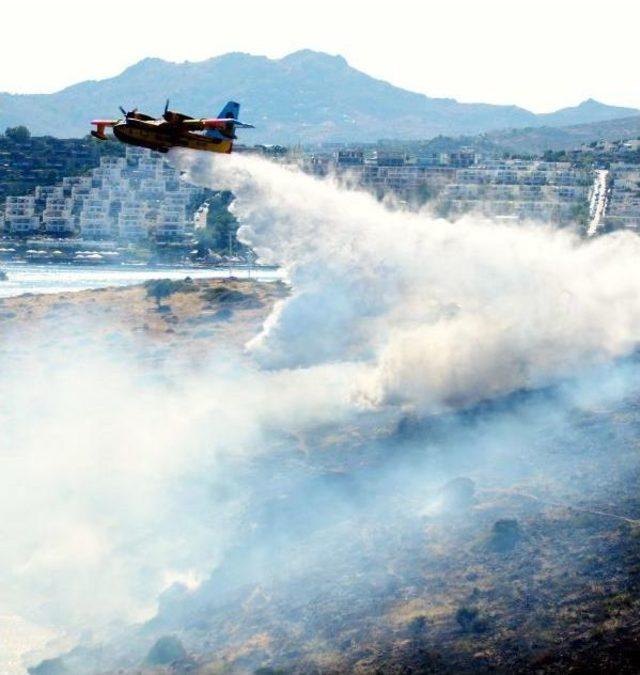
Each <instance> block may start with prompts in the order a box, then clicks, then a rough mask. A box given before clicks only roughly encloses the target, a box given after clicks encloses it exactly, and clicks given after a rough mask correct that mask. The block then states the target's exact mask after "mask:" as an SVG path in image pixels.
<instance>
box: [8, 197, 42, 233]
mask: <svg viewBox="0 0 640 675" xmlns="http://www.w3.org/2000/svg"><path fill="white" fill-rule="evenodd" d="M35 209H36V203H35V197H34V196H33V195H25V196H17V197H16V196H10V197H7V200H6V202H5V207H4V215H5V225H4V226H5V230H6V232H7V233H8V234H17V235H25V234H33V233H35V232H38V231H39V229H40V218H39V217H38V216H37V215H36V212H35Z"/></svg>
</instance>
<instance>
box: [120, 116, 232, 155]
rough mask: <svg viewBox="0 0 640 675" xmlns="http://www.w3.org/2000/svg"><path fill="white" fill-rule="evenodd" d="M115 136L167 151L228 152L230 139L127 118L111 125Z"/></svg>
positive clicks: (131, 142) (230, 144)
mask: <svg viewBox="0 0 640 675" xmlns="http://www.w3.org/2000/svg"><path fill="white" fill-rule="evenodd" d="M113 133H114V135H115V137H116V138H117V139H118V140H119V141H122V142H123V143H129V145H138V146H140V147H143V148H150V149H151V150H157V151H158V152H168V151H169V148H172V147H176V146H177V147H181V148H191V149H192V150H206V151H208V152H222V153H230V152H231V148H232V146H233V141H232V140H222V139H218V138H211V137H209V136H204V135H203V134H199V133H193V132H191V131H176V130H175V129H171V128H170V129H169V130H166V131H165V130H163V129H162V128H154V126H153V123H149V122H144V121H138V120H132V119H128V120H126V121H122V122H118V123H117V124H115V125H114V127H113Z"/></svg>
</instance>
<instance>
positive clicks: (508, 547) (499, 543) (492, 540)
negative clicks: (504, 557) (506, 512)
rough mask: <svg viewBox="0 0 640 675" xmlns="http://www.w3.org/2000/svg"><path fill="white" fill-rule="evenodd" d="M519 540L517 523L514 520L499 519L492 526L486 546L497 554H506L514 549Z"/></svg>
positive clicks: (519, 533) (520, 533)
mask: <svg viewBox="0 0 640 675" xmlns="http://www.w3.org/2000/svg"><path fill="white" fill-rule="evenodd" d="M521 538H522V532H521V530H520V525H519V524H518V521H517V520H516V519H515V518H501V519H500V520H496V522H495V523H494V524H493V528H492V530H491V534H490V536H489V539H488V541H487V546H488V548H489V549H490V550H492V551H495V552H497V553H507V552H509V551H512V550H513V549H514V548H515V545H516V544H517V543H518V541H520V539H521Z"/></svg>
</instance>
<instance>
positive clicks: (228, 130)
mask: <svg viewBox="0 0 640 675" xmlns="http://www.w3.org/2000/svg"><path fill="white" fill-rule="evenodd" d="M120 110H121V111H122V114H123V115H124V118H123V119H119V120H93V121H92V122H91V124H95V126H96V129H95V130H92V131H91V135H92V136H94V137H95V138H98V139H100V140H101V141H106V140H108V139H107V135H106V134H105V132H104V130H105V129H106V128H107V127H112V128H113V133H114V134H115V137H116V138H117V139H118V140H119V141H122V142H123V143H129V144H130V145H139V146H142V147H143V148H151V149H152V150H157V151H158V152H169V148H173V147H176V146H178V147H182V148H191V149H193V150H207V151H209V152H225V153H229V152H231V149H232V148H233V141H234V140H235V138H236V135H235V130H236V127H241V128H243V129H253V128H254V127H253V125H252V124H244V123H243V122H239V121H238V113H239V112H240V104H239V103H236V102H235V101H229V102H228V103H227V105H225V107H224V108H223V109H222V110H221V111H220V115H219V116H218V117H214V118H213V119H194V118H193V117H189V116H188V115H183V114H182V113H179V112H173V111H172V110H169V101H168V100H167V103H166V105H165V107H164V114H163V115H162V117H160V118H158V119H156V118H154V117H151V116H150V115H145V114H144V113H140V112H138V110H137V109H135V110H131V111H130V112H126V111H125V110H124V108H122V107H121V108H120ZM198 132H202V133H198Z"/></svg>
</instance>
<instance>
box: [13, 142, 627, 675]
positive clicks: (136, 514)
mask: <svg viewBox="0 0 640 675" xmlns="http://www.w3.org/2000/svg"><path fill="white" fill-rule="evenodd" d="M173 159H174V161H175V162H176V163H177V164H179V165H180V166H181V167H182V168H183V169H184V170H185V171H187V172H188V177H189V179H190V180H194V181H198V182H201V183H203V184H206V185H208V186H209V187H212V188H217V189H220V188H226V189H231V190H233V192H234V193H235V195H236V201H235V202H234V209H235V213H236V215H237V216H238V218H239V219H240V221H241V223H242V227H241V230H240V237H241V238H242V239H243V240H244V241H246V242H247V243H248V244H250V245H251V246H252V247H253V248H254V249H255V250H256V251H257V253H258V254H259V256H260V258H261V259H262V260H263V261H266V262H277V263H281V264H282V265H283V266H284V270H285V272H286V274H287V276H288V279H289V281H290V282H291V285H292V288H291V294H290V296H289V297H288V298H287V299H286V300H284V301H282V302H281V303H280V304H279V305H278V306H277V307H276V309H275V310H274V311H273V312H272V314H271V316H270V317H269V318H268V319H267V321H266V323H265V325H264V328H263V331H262V333H261V334H260V335H258V336H257V337H256V338H255V339H254V340H252V341H251V342H250V343H249V345H247V352H248V353H246V354H240V353H237V354H230V353H226V352H225V353H220V352H219V351H217V350H216V348H215V347H214V348H213V349H212V353H211V358H210V361H209V362H208V363H205V364H199V368H198V370H197V371H196V370H194V369H193V368H192V367H190V366H187V365H184V364H176V363H172V364H166V363H159V362H157V361H154V360H149V359H148V358H147V357H146V355H145V354H146V352H145V350H144V345H137V346H135V345H134V346H133V347H131V348H127V349H119V348H118V347H117V346H114V344H112V343H111V342H110V341H109V340H105V339H103V338H101V337H100V336H99V335H98V334H97V332H96V334H95V335H94V332H93V331H94V328H95V326H94V325H93V324H91V325H86V324H84V323H83V322H82V321H80V320H77V321H75V322H72V321H68V322H64V325H61V327H60V335H53V334H46V335H42V336H41V337H40V338H39V339H26V338H24V337H23V336H20V335H16V336H7V343H6V345H5V349H4V352H3V353H2V354H1V355H0V372H1V375H0V382H1V383H2V390H3V397H2V401H1V402H0V424H1V426H2V434H1V435H0V461H1V462H2V473H1V474H0V538H1V539H2V541H3V542H5V545H4V546H2V547H0V607H2V608H3V612H5V613H6V614H7V615H9V616H16V615H17V616H19V617H20V621H28V622H33V623H35V624H38V625H40V626H43V627H45V628H46V629H47V630H51V629H53V630H54V631H55V633H56V634H57V635H58V636H60V635H63V634H64V633H65V632H68V633H69V635H71V636H72V637H73V638H74V639H77V637H78V635H79V634H80V632H81V631H83V630H85V629H90V631H91V633H92V634H91V635H88V636H86V635H85V637H84V639H85V641H87V642H91V641H92V640H94V641H100V639H101V638H102V636H104V635H105V634H107V633H110V632H111V631H112V630H113V629H114V626H117V625H121V622H131V621H137V620H141V619H144V618H146V617H149V616H152V615H153V614H154V613H155V612H156V610H157V607H158V598H159V596H161V595H162V594H163V592H164V595H162V598H163V601H162V602H163V603H164V605H163V607H164V609H162V608H161V609H162V615H163V617H164V619H166V620H167V621H169V618H171V617H172V616H173V620H174V622H175V623H176V625H177V624H178V619H177V618H175V617H177V616H179V612H178V609H177V608H178V606H180V607H181V610H180V611H182V610H184V606H183V605H186V606H189V607H191V606H192V605H197V603H198V602H202V603H203V606H208V605H207V603H209V602H210V601H211V597H212V596H213V595H215V593H217V592H218V589H217V587H216V583H215V573H214V576H213V577H212V578H211V579H210V580H209V581H208V582H205V581H204V580H205V579H208V578H209V575H210V573H211V571H212V570H214V569H215V570H218V571H220V574H221V576H223V577H224V583H225V585H226V586H231V585H232V584H231V583H230V580H232V579H234V580H236V581H237V583H241V582H245V581H247V580H248V579H250V578H252V575H255V574H257V573H258V572H259V573H260V574H263V575H266V574H267V573H271V572H272V570H274V569H275V570H278V569H279V570H282V569H284V568H285V566H284V564H283V560H287V561H288V563H289V564H290V565H292V566H294V567H295V566H296V565H297V569H300V570H304V573H305V574H312V573H313V572H314V570H315V567H314V564H313V560H312V558H313V557H314V556H316V557H317V560H319V561H320V560H321V561H322V567H323V569H322V572H323V574H325V575H329V574H330V572H331V565H330V561H331V556H332V555H333V554H334V553H335V552H336V551H337V549H338V546H339V544H340V542H344V541H347V542H348V541H356V540H357V539H356V536H357V535H358V532H359V530H358V529H357V528H358V527H359V526H354V525H352V523H358V520H359V519H360V520H361V519H362V517H364V516H366V517H370V518H372V519H374V516H375V519H376V525H377V521H378V520H380V521H383V520H384V519H385V518H387V519H391V518H392V516H391V515H390V513H391V511H392V510H393V509H395V510H396V512H402V513H403V514H404V515H406V514H407V513H411V514H412V515H415V513H417V512H420V510H421V509H425V508H427V507H428V506H429V503H428V500H426V501H425V499H426V496H428V494H429V491H430V490H432V491H436V490H437V487H438V485H439V484H440V483H441V482H442V481H444V480H447V479H448V478H450V477H451V476H452V475H456V474H457V473H459V472H460V471H461V470H464V471H468V470H470V469H469V467H470V465H471V463H472V462H471V457H472V453H473V455H474V456H476V457H479V458H480V460H479V461H478V462H477V466H479V467H484V468H480V469H478V476H482V475H483V474H482V471H485V472H488V471H489V470H490V469H489V468H488V467H495V466H500V460H501V459H502V458H504V457H505V453H507V452H509V453H512V455H511V457H510V461H509V462H505V463H504V464H505V465H507V464H509V466H510V467H513V464H514V460H513V455H516V456H518V457H519V458H520V461H521V462H522V463H523V466H522V467H521V468H520V470H521V473H522V475H525V474H526V471H527V470H528V469H527V466H525V464H526V462H534V461H535V458H532V457H531V453H530V452H529V448H530V447H531V445H532V443H533V441H534V439H537V438H538V437H540V436H544V434H545V432H546V430H547V429H548V428H549V425H555V427H554V428H555V429H556V432H557V433H560V432H559V431H558V429H564V428H566V427H569V426H570V422H568V421H567V420H568V419H569V417H570V415H568V413H567V410H568V409H570V408H571V407H575V406H577V407H580V406H584V407H589V406H592V405H596V404H597V405H601V404H602V402H603V401H606V402H607V403H609V402H610V401H617V400H619V399H620V398H621V397H623V396H625V395H627V394H628V392H629V389H630V386H631V383H632V382H633V380H634V378H636V374H637V373H636V369H635V367H634V366H633V365H629V364H626V365H625V366H624V367H618V366H617V365H615V366H613V365H609V362H611V361H612V360H615V359H616V358H617V357H622V356H624V355H626V354H628V353H630V352H631V351H632V350H633V349H634V348H635V346H636V343H637V339H638V336H640V300H639V298H640V294H639V291H640V277H639V275H638V274H637V263H638V261H640V239H639V238H638V237H636V236H635V235H632V234H629V233H624V234H622V233H620V234H615V235H609V236H606V237H600V238H598V239H596V240H594V241H590V242H587V243H585V242H583V241H581V240H580V239H579V238H578V237H577V236H576V235H574V234H573V233H571V232H569V231H558V230H555V229H554V228H552V227H551V226H545V225H539V224H526V225H519V226H511V225H497V224H495V223H491V222H488V221H482V220H477V219H471V218H469V219H463V220H461V221H458V222H457V223H454V224H451V223H447V222H445V221H441V220H437V219H434V218H433V217H431V216H430V215H429V214H427V213H420V214H415V213H408V212H403V211H391V210H389V209H387V208H386V207H385V206H384V205H382V204H380V203H378V202H377V201H375V200H374V199H373V198H371V197H369V196H368V195H365V194H362V193H359V192H354V191H349V190H345V189H342V188H340V187H339V186H337V185H336V184H334V183H333V182H331V181H324V182H323V181H318V180H315V179H313V178H311V177H309V176H305V175H303V174H301V173H299V172H298V171H296V170H292V169H288V168H284V167H281V166H277V165H274V164H272V163H269V162H266V161H263V160H260V159H256V158H248V157H243V156H231V157H228V156H225V157H222V158H213V159H210V158H208V157H201V156H194V155H192V154H189V153H184V154H179V153H176V154H175V155H174V157H173ZM108 321H109V318H108V317H107V316H105V317H104V322H103V325H102V326H101V328H100V330H101V331H104V325H108ZM34 334H37V330H34ZM102 334H103V333H101V335H102ZM78 336H80V337H78ZM70 339H71V342H72V343H73V349H72V350H70V349H69V348H68V344H69V340H70ZM58 345H67V346H63V347H60V346H58ZM70 354H72V357H70ZM636 379H637V378H636ZM560 380H566V383H565V384H564V389H563V391H562V394H561V395H560V397H559V398H558V399H554V400H553V401H551V402H549V401H546V400H544V401H539V402H537V403H535V404H532V403H531V402H527V404H526V405H521V406H520V407H516V408H513V409H509V411H508V412H507V413H505V414H504V415H503V414H499V413H495V414H493V416H488V417H486V418H485V417H482V416H478V417H477V419H476V418H473V424H470V423H469V422H468V420H467V421H465V424H460V423H459V420H458V419H457V418H455V415H454V416H453V419H452V420H448V421H446V422H443V423H441V425H440V426H439V427H438V426H437V425H435V426H436V427H437V429H438V431H437V433H436V432H434V438H438V439H440V440H438V441H437V442H436V441H435V440H434V441H432V444H433V445H434V446H435V445H437V444H438V443H439V444H440V448H439V454H437V455H436V460H437V461H436V460H434V461H431V460H429V463H428V464H427V463H425V464H424V466H421V469H420V470H416V468H415V466H413V465H411V466H409V465H407V466H402V463H401V458H399V457H396V456H393V461H390V460H389V461H387V460H386V459H385V457H386V455H387V454H390V453H388V450H389V448H388V446H387V445H386V444H384V443H382V442H381V441H379V439H378V437H383V438H386V436H385V434H387V433H393V432H390V431H389V430H391V429H396V427H397V422H398V417H399V416H400V414H401V413H400V412H399V410H400V409H403V408H405V407H411V408H414V409H415V410H417V411H418V412H420V413H439V412H443V411H451V410H459V409H461V408H468V407H470V406H473V405H474V404H476V403H478V402H480V401H485V400H487V399H496V398H500V397H503V396H505V395H508V394H510V393H512V392H516V391H518V390H521V389H530V388H536V387H542V386H545V385H548V384H550V383H554V382H557V381H560ZM594 383H597V387H596V386H594ZM603 385H606V386H603ZM594 390H597V392H596V393H597V396H595V394H594V393H593V392H594ZM594 396H595V398H594ZM465 425H466V426H465ZM318 429H322V430H324V433H325V434H326V436H327V437H329V438H334V440H332V441H331V443H332V445H331V447H333V448H335V447H336V446H339V447H340V448H341V456H340V462H339V463H338V468H339V469H340V470H341V471H343V470H344V468H345V466H347V467H348V466H349V452H350V448H351V445H350V443H353V445H357V443H356V441H355V440H354V441H352V440H351V439H361V438H364V439H370V438H374V440H372V441H371V442H370V445H371V447H369V446H366V447H365V445H366V444H364V441H358V442H360V445H359V446H358V447H359V448H360V450H361V452H363V453H367V459H366V461H364V460H363V458H362V457H360V458H358V459H357V460H354V465H360V468H361V473H362V474H363V476H364V477H362V478H358V479H356V478H353V479H351V478H349V479H348V480H347V479H344V480H343V478H344V477H343V478H340V477H341V476H343V474H342V473H339V474H332V476H331V478H330V480H328V479H326V477H325V472H326V469H327V468H329V469H331V470H333V469H334V468H335V466H334V465H332V464H331V461H330V460H329V459H327V460H326V461H327V466H323V465H322V461H320V460H318V458H317V457H312V458H309V457H308V456H307V453H308V448H307V447H306V445H305V436H306V435H307V434H309V435H313V432H314V430H318ZM334 432H335V433H334ZM317 435H318V436H319V437H320V438H323V436H322V434H317ZM336 436H338V437H340V438H342V437H344V438H345V440H344V443H343V444H342V445H340V443H339V442H337V441H335V437H336ZM442 439H445V440H442ZM471 439H473V441H472V440H471ZM367 442H369V441H367ZM389 445H392V443H391V442H389ZM363 447H364V448H365V449H364V450H363V449H362V448H363ZM471 447H473V450H472V451H471V450H470V448H471ZM427 449H429V450H430V449H431V446H428V448H427ZM369 452H371V454H372V455H375V456H376V457H377V458H378V459H377V461H378V462H379V466H378V468H377V469H375V470H373V469H370V467H369V466H368V461H369V454H368V453H369ZM379 455H382V459H380V458H379ZM488 457H491V458H493V459H494V460H495V461H494V462H490V463H487V462H486V461H485V460H486V459H487V458H488ZM323 459H324V458H323ZM554 461H560V460H559V459H557V458H556V460H554ZM491 470H494V469H491ZM336 475H338V478H336ZM485 475H486V474H485ZM505 476H506V473H505ZM505 480H506V478H505ZM341 481H342V482H341ZM349 481H352V482H349ZM372 485H373V486H374V487H373V497H372V498H370V499H369V500H368V501H367V500H366V499H365V498H364V497H363V498H362V502H358V500H357V499H356V498H355V497H353V495H354V494H355V495H360V494H362V493H364V492H365V491H366V490H365V488H364V487H363V486H366V488H367V489H371V486H372ZM345 486H346V487H345ZM399 486H401V489H399ZM345 493H348V495H349V497H348V499H346V498H344V494H345ZM282 495H287V496H288V501H284V502H283V500H282V499H281V498H282ZM269 500H271V501H269ZM341 500H342V501H341ZM337 502H340V504H341V506H340V508H337V507H336V504H337ZM274 503H275V504H281V503H284V504H285V507H284V508H283V509H281V510H278V509H277V508H275V507H274V506H273V504H274ZM362 504H366V507H365V506H362ZM341 509H342V510H341ZM260 514H262V515H260ZM341 514H342V515H344V518H343V519H342V520H340V518H341V517H342V515H341ZM372 514H373V515H372ZM351 518H352V520H350V519H351ZM310 522H312V523H314V525H313V527H312V528H310V526H309V523H310ZM336 522H338V525H336ZM332 527H335V528H336V530H335V531H333V530H332ZM352 527H355V529H354V530H351V529H350V528H352ZM296 528H299V529H298V530H296ZM313 528H315V531H316V532H318V533H319V534H318V535H317V542H316V543H313V542H312V544H313V545H311V544H310V543H309V540H303V539H302V537H303V536H306V535H307V533H308V531H309V530H311V531H312V535H311V537H313V536H314V535H313ZM300 533H301V534H300ZM296 537H298V538H296ZM301 541H303V543H302V544H301ZM327 542H328V543H327ZM234 551H235V554H234ZM234 555H235V558H234ZM296 556H298V557H296ZM298 560H299V561H300V562H297V561H298ZM229 561H231V562H229ZM238 561H240V562H241V563H242V564H239V562H238ZM348 562H349V564H353V565H354V569H355V566H356V565H357V561H356V560H355V559H354V560H351V559H348ZM229 568H231V570H232V571H231V572H230V571H229ZM364 569H365V568H364V567H363V573H364ZM225 575H226V576H225ZM175 582H180V583H181V584H182V587H183V590H182V591H180V592H178V591H176V590H175V587H174V591H173V594H172V591H167V589H170V588H171V586H172V584H174V583H175ZM305 585H306V584H305ZM197 587H199V588H200V589H201V590H200V592H198V591H197V590H194V591H193V594H192V595H189V593H191V591H190V590H189V589H196V588H197ZM185 589H186V590H185ZM185 594H186V596H187V597H188V599H187V600H184V597H183V596H185ZM176 598H177V599H176ZM181 603H183V604H182V605H181ZM189 603H191V604H189ZM185 611H186V610H185ZM172 612H176V613H175V614H172ZM167 617H169V618H167ZM145 644H146V643H145ZM144 647H145V645H142V646H140V647H139V649H142V650H143V648H144ZM61 651H63V649H62V648H61V645H60V643H57V642H54V643H52V645H51V647H50V650H49V651H48V652H47V651H45V652H42V653H41V655H49V654H51V655H54V654H58V653H60V652H61ZM139 657H140V655H139V654H137V655H136V658H139ZM32 662H33V659H32ZM0 663H1V662H0ZM135 663H139V661H136V662H135ZM89 672H91V671H90V670H89Z"/></svg>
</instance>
